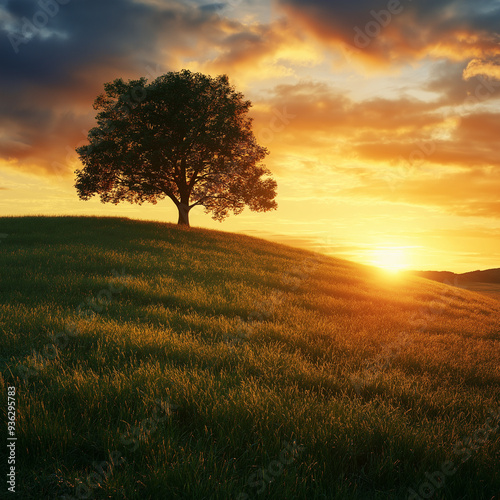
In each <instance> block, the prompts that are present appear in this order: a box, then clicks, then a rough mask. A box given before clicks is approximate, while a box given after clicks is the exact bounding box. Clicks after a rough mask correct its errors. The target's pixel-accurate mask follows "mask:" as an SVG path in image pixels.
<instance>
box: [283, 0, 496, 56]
mask: <svg viewBox="0 0 500 500" xmlns="http://www.w3.org/2000/svg"><path fill="white" fill-rule="evenodd" d="M277 4H278V5H279V6H280V7H281V8H282V9H283V10H284V11H285V12H287V13H288V15H289V16H290V17H291V18H293V19H294V20H295V21H296V22H297V23H300V24H301V25H303V26H305V27H306V28H307V29H308V30H309V31H311V32H313V33H314V34H316V35H317V36H318V37H319V38H320V39H321V40H322V41H324V42H327V43H330V44H333V45H335V46H338V47H341V46H348V47H351V48H354V49H359V50H356V51H355V52H354V54H355V55H357V56H359V57H360V58H364V59H366V60H368V61H371V62H372V63H378V64H394V63H397V62H407V61H408V58H410V57H413V58H424V57H435V58H443V57H444V58H449V59H452V60H466V59H467V58H471V57H477V56H478V55H479V54H483V55H484V54H498V52H499V46H498V42H499V40H500V37H499V31H498V26H499V22H500V5H499V4H498V2H497V1H496V0H480V1H478V2H474V3H472V2H471V3H470V4H468V3H466V2H463V1H458V0H421V1H418V2H411V0H381V1H377V2H373V1H372V0H354V1H351V2H345V1H343V0H277ZM356 35H357V36H356Z"/></svg>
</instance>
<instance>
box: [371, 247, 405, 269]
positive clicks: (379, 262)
mask: <svg viewBox="0 0 500 500" xmlns="http://www.w3.org/2000/svg"><path fill="white" fill-rule="evenodd" d="M405 250H406V249H405V248H404V247H378V248H375V249H374V250H373V251H372V252H371V264H373V265H374V266H377V267H380V268H382V269H384V270H386V271H389V272H391V273H397V272H398V271H401V270H402V269H405V268H407V267H408V259H407V253H406V251H405Z"/></svg>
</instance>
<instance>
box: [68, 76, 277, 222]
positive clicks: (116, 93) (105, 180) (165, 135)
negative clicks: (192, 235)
mask: <svg viewBox="0 0 500 500" xmlns="http://www.w3.org/2000/svg"><path fill="white" fill-rule="evenodd" d="M104 91H105V92H104V93H103V94H101V95H99V96H98V97H97V98H96V100H95V102H94V109H96V110H97V111H98V114H97V116H96V119H97V127H95V128H93V129H91V130H90V131H89V133H88V140H89V144H88V145H85V146H82V147H79V148H77V149H76V151H77V153H78V155H79V157H80V160H81V161H82V163H83V166H84V167H83V169H81V170H77V171H76V176H77V177H76V184H75V187H76V189H77V191H78V196H79V197H80V198H81V199H83V200H88V199H89V198H91V197H92V196H94V195H96V194H99V195H100V197H101V201H102V202H103V203H106V202H112V203H115V204H116V203H119V202H120V201H128V202H131V203H139V204H141V203H143V202H145V201H148V202H151V203H156V202H157V201H158V200H161V199H163V198H165V197H166V196H168V197H169V198H170V199H171V200H172V201H173V202H174V203H175V205H176V206H177V208H178V210H179V221H178V223H179V224H182V225H185V226H189V211H190V210H191V209H192V208H193V207H195V206H197V205H200V206H203V207H204V208H205V212H206V213H211V214H212V218H213V219H215V220H219V221H222V220H223V219H225V218H226V217H227V216H228V215H229V212H233V213H234V214H239V213H240V212H241V211H242V210H243V208H244V207H245V205H246V206H248V207H250V209H251V210H253V211H256V212H266V211H268V210H272V209H275V208H276V207H277V204H276V201H275V200H274V198H275V197H276V181H275V180H273V179H272V178H270V177H269V176H270V174H271V172H270V171H269V170H268V169H267V168H266V167H265V166H264V165H262V164H260V161H261V160H262V159H263V158H265V156H266V155H267V154H269V151H268V150H267V149H266V148H263V147H261V146H259V145H258V144H257V142H256V139H255V136H254V134H253V132H252V128H251V125H252V120H251V119H250V118H249V117H248V116H247V113H248V110H249V108H250V106H251V103H250V101H246V100H244V98H243V95H242V94H241V93H239V92H236V90H235V89H234V87H233V86H231V85H230V84H229V81H228V77H227V76H226V75H222V76H218V77H216V78H212V77H210V76H206V75H203V74H201V73H191V72H190V71H187V70H183V71H180V72H170V73H167V74H166V75H163V76H160V77H159V78H157V79H156V80H154V81H152V82H151V83H149V84H148V83H147V80H146V78H140V79H139V80H129V81H128V82H124V81H123V80H122V79H117V80H114V81H113V82H109V83H105V84H104Z"/></svg>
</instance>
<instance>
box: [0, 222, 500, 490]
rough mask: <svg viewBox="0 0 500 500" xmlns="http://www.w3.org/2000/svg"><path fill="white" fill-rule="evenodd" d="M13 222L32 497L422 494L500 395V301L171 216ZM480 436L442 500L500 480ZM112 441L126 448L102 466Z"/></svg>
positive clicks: (12, 333) (1, 358) (16, 336)
mask: <svg viewBox="0 0 500 500" xmlns="http://www.w3.org/2000/svg"><path fill="white" fill-rule="evenodd" d="M0 225H1V228H0V230H1V231H2V232H5V233H7V234H8V237H7V238H5V239H4V240H3V241H2V245H1V247H0V269H1V287H0V304H1V305H0V349H1V351H0V372H1V375H2V378H0V381H1V382H2V384H0V387H3V391H4V394H5V388H6V387H7V386H10V385H13V386H15V387H17V390H18V391H17V401H18V403H17V404H18V422H17V436H18V441H17V450H18V460H19V463H18V478H17V480H18V492H19V493H18V495H19V497H20V498H23V499H27V500H28V499H32V498H33V499H35V498H37V499H38V498H62V497H63V495H69V496H72V497H77V491H79V490H78V489H77V487H78V485H79V484H80V482H83V484H88V481H89V480H90V479H89V478H93V479H92V481H91V483H90V484H92V486H93V487H92V488H90V490H89V495H90V496H89V498H96V499H104V498H124V499H145V498H151V499H156V498H158V499H163V498H185V499H188V498H189V499H190V498H192V499H212V498H218V499H233V500H234V499H238V498H240V499H243V498H247V497H246V496H245V495H248V498H249V499H256V498H271V499H282V498H287V499H288V498H293V499H307V500H309V499H339V500H346V499H347V500H350V499H352V500H364V499H375V500H376V499H380V500H382V499H383V500H387V499H394V500H395V499H398V500H400V499H406V498H407V496H408V488H414V489H418V486H419V485H420V484H421V483H422V482H424V481H426V473H433V472H434V471H436V470H440V469H441V467H442V464H443V463H444V462H445V461H446V460H454V461H455V462H459V457H457V455H456V453H455V452H454V448H455V447H456V446H457V443H460V442H462V446H465V445H464V443H466V442H467V439H468V438H469V437H471V436H474V435H475V433H476V431H477V430H478V429H480V428H481V427H482V426H483V425H484V424H485V422H486V421H487V419H488V418H489V417H488V415H489V413H488V410H490V409H493V410H498V408H499V405H500V391H499V382H500V374H499V371H498V359H499V354H500V333H499V332H500V328H499V327H500V323H499V312H500V303H499V302H498V301H495V300H493V299H490V298H488V297H482V296H480V295H478V294H475V293H471V292H468V291H467V290H462V289H457V288H453V287H449V286H446V285H441V284H439V283H434V282H430V281H426V280H424V279H421V278H416V277H403V278H401V279H400V280H399V281H398V280H395V279H392V278H386V277H384V276H383V275H381V274H380V273H379V272H377V271H376V270H374V269H372V268H368V267H364V266H361V265H357V264H354V263H350V262H348V261H344V260H340V259H334V258H326V257H323V258H320V257H319V256H317V255H315V254H312V253H309V252H306V251H302V250H298V249H293V248H289V247H286V246H282V245H278V244H274V243H269V242H265V241H262V240H259V239H255V238H250V237H246V236H241V235H234V234H228V233H222V232H216V231H208V230H198V229H185V228H181V227H178V226H173V225H170V224H161V223H153V222H141V221H132V220H129V219H113V218H95V217H85V218H83V217H58V218H49V217H26V218H2V219H0ZM96 235H98V238H96ZM123 269H125V274H126V275H127V276H129V279H127V280H125V281H121V278H119V276H118V278H117V276H116V273H113V270H115V271H117V272H118V274H119V275H121V273H122V270H123ZM110 284H111V285H110ZM120 284H121V285H120ZM110 286H111V287H110ZM103 290H114V292H113V293H112V294H111V296H109V297H107V296H106V294H104V295H102V293H101V292H102V291H103ZM106 297H107V298H106ZM100 298H102V300H100ZM82 303H84V304H86V305H87V306H86V307H90V306H89V304H93V307H94V308H95V310H97V312H96V314H95V315H93V316H92V317H88V316H85V315H84V316H80V315H78V309H79V307H80V306H81V304H82ZM242 323H243V324H242ZM70 326H73V327H74V330H71V328H70ZM242 326H245V327H246V329H245V330H244V334H243V333H242ZM58 332H69V333H68V334H67V335H66V336H65V337H64V336H63V337H57V334H58ZM403 334H404V335H405V339H406V341H402V340H401V339H402V335H403ZM54 336H55V337H54ZM58 338H60V339H61V340H60V341H57V339H58ZM54 342H57V344H58V345H59V346H60V347H59V349H58V353H57V356H55V357H52V356H48V355H47V354H49V352H50V351H47V349H45V354H44V346H46V345H47V344H49V345H51V344H52V343H54ZM380 359H381V360H382V362H378V363H374V361H377V360H380ZM375 364H376V365H377V366H378V368H377V370H375V371H371V373H372V377H371V378H370V379H367V378H366V375H365V376H364V381H365V383H364V384H362V386H361V387H356V386H355V385H353V383H352V377H353V376H357V375H360V374H361V375H363V374H364V373H365V372H366V368H367V367H372V366H374V365H375ZM20 366H28V367H30V368H31V369H32V370H33V371H32V372H31V373H30V376H28V377H27V378H26V377H23V372H22V371H20V370H19V368H20ZM157 400H160V401H163V402H166V403H168V404H171V405H172V410H171V411H166V410H165V408H164V407H161V405H159V404H158V402H157ZM5 401H6V398H5V397H4V402H5ZM5 408H6V404H3V405H2V410H1V411H2V412H5ZM1 415H2V416H4V413H2V414H1ZM480 437H481V439H482V438H483V436H480ZM294 441H295V443H296V445H297V446H299V448H297V451H296V453H293V454H288V455H286V454H285V455H283V453H284V451H286V449H287V446H289V445H291V444H293V443H294ZM300 446H303V448H300ZM475 446H476V449H475V450H472V451H471V455H470V458H469V459H468V460H467V461H466V462H464V463H463V464H461V465H460V466H459V468H458V471H457V473H455V474H454V475H452V476H450V477H446V483H445V485H444V486H443V487H441V488H438V489H437V491H436V493H435V494H434V495H433V497H432V498H433V499H446V500H456V499H467V500H490V499H491V498H492V497H493V496H494V495H495V494H496V493H497V492H498V491H499V487H500V472H499V470H498V459H499V456H500V432H498V431H497V432H492V433H490V434H489V435H488V436H487V439H486V440H485V441H484V442H482V443H481V444H477V443H476V445H475ZM461 451H463V449H462V450H461ZM113 452H117V453H119V454H120V455H121V457H122V458H124V459H125V461H121V460H120V461H117V463H116V465H115V466H114V467H113V468H112V471H111V472H110V473H109V474H102V473H101V474H100V475H99V473H98V472H97V469H96V465H95V464H102V463H105V462H107V463H108V464H110V458H109V457H110V454H112V453H113ZM283 456H285V457H287V458H286V460H285V459H283ZM280 457H282V458H280ZM4 463H5V462H4ZM280 463H281V464H282V468H280V467H281V466H279V464H280ZM272 471H274V472H273V473H272V474H271V472H272ZM276 471H278V472H279V473H277V472H276ZM4 487H5V486H4ZM261 488H263V490H262V492H261ZM82 491H83V490H82ZM240 495H241V496H240Z"/></svg>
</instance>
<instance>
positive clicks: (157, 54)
mask: <svg viewBox="0 0 500 500" xmlns="http://www.w3.org/2000/svg"><path fill="white" fill-rule="evenodd" d="M56 5H57V11H56V10H54V12H53V15H49V14H47V13H44V11H43V10H42V9H41V7H40V4H39V3H38V2H37V1H35V0H16V1H15V2H7V3H3V4H0V59H1V60H2V79H1V81H0V92H1V93H2V95H8V96H9V99H4V100H2V102H1V103H0V133H1V134H2V141H1V142H0V160H1V159H3V160H4V161H9V164H12V160H17V163H16V164H17V168H19V169H22V170H25V171H30V172H33V173H36V172H38V173H40V174H62V175H72V171H73V169H74V167H75V166H76V163H75V162H76V155H75V154H74V148H75V147H76V146H77V145H78V144H80V143H81V142H82V140H84V139H85V136H86V131H88V129H89V128H90V127H91V126H92V125H93V114H94V113H93V111H92V102H93V100H94V99H95V97H96V96H97V95H98V94H99V93H101V92H102V85H103V83H104V82H106V81H110V80H113V79H115V78H119V77H123V78H125V79H128V78H137V77H139V76H146V77H148V79H149V80H152V79H154V78H155V77H157V76H160V75H161V74H163V73H166V72H167V71H173V70H174V71H176V70H180V69H182V68H183V67H190V69H193V67H194V69H196V66H197V68H198V69H200V70H207V71H208V72H210V73H211V74H220V73H230V74H231V79H232V81H233V82H234V81H238V79H239V81H241V80H244V79H245V78H247V77H248V76H250V75H251V76H252V77H253V78H255V77H256V76H258V75H266V76H265V77H267V78H269V77H272V76H275V75H277V74H281V75H287V74H289V72H290V71H291V70H290V68H289V66H288V67H287V66H286V61H290V60H292V59H293V60H295V61H296V62H297V61H299V60H300V59H302V61H303V62H304V63H305V64H306V63H307V62H308V55H307V54H308V53H307V52H306V51H305V49H304V48H303V47H302V46H301V44H302V40H301V37H300V36H299V35H296V34H294V33H293V32H292V31H291V30H290V29H289V28H288V26H287V23H286V22H285V21H276V22H275V23H274V24H273V25H272V26H271V25H262V24H259V23H257V22H253V23H251V24H249V25H247V24H242V23H240V22H239V21H237V20H232V19H228V18H225V17H223V16H222V15H221V11H220V5H219V4H211V5H208V6H206V5H205V6H200V5H197V4H196V3H190V4H187V3H185V2H180V1H173V0H172V1H168V0H167V1H159V0H149V1H133V0H107V1H106V2H102V1H100V0H86V1H85V2H77V1H71V2H69V3H67V4H62V5H59V4H56ZM223 10H224V9H223ZM35 25H37V26H39V27H40V28H39V29H38V28H37V27H36V26H35ZM30 26H31V27H32V28H30ZM33 27H34V29H33ZM24 35H26V36H24ZM294 49H297V51H296V52H295V51H294ZM297 54H298V55H297ZM186 61H192V64H191V65H189V64H188V63H187V62H186ZM256 70H257V71H256Z"/></svg>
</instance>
